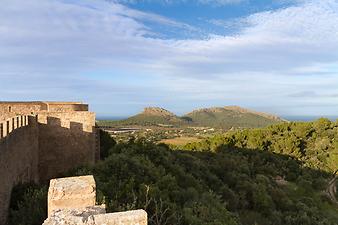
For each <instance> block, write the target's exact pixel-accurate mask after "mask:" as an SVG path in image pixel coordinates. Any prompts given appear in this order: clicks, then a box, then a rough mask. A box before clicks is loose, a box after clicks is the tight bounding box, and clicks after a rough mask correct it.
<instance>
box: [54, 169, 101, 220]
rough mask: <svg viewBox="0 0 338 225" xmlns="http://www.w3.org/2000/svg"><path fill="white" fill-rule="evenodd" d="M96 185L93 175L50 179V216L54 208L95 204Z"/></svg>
mask: <svg viewBox="0 0 338 225" xmlns="http://www.w3.org/2000/svg"><path fill="white" fill-rule="evenodd" d="M95 202H96V185H95V180H94V177H93V176H80V177H68V178H59V179H52V180H50V186H49V190H48V216H50V215H51V214H52V212H53V211H54V210H58V209H71V208H85V207H90V206H95Z"/></svg>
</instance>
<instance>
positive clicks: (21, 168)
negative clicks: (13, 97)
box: [0, 102, 99, 225]
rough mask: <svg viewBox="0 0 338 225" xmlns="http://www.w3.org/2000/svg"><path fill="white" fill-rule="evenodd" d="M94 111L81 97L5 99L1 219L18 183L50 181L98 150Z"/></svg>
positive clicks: (1, 105)
mask: <svg viewBox="0 0 338 225" xmlns="http://www.w3.org/2000/svg"><path fill="white" fill-rule="evenodd" d="M96 134H97V131H96V129H95V113H92V112H88V105H86V104H81V103H77V102H66V103H65V102H0V225H2V224H5V221H6V218H7V211H8V206H9V201H10V194H11V190H12V188H13V186H14V185H16V184H18V183H23V182H29V181H33V182H45V181H48V180H49V179H51V178H55V177H58V176H59V175H61V174H62V173H64V172H66V171H67V170H69V169H72V168H74V167H77V166H80V165H84V164H93V163H95V160H96V159H97V157H98V156H99V145H98V143H97V140H98V138H97V136H96Z"/></svg>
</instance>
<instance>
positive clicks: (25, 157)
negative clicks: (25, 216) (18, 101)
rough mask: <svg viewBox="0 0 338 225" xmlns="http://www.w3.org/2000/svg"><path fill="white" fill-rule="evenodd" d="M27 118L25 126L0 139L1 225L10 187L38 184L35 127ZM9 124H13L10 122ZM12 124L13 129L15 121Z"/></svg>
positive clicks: (4, 216)
mask: <svg viewBox="0 0 338 225" xmlns="http://www.w3.org/2000/svg"><path fill="white" fill-rule="evenodd" d="M28 118H29V121H27V123H26V124H25V125H23V126H19V127H17V128H16V129H14V130H12V128H10V129H11V132H10V134H6V137H2V138H0V224H4V223H5V221H6V218H7V210H8V207H9V202H10V193H11V190H12V188H13V186H15V185H16V184H18V183H21V182H30V181H35V182H37V181H38V150H39V144H38V139H37V138H36V137H37V136H38V126H37V123H36V118H35V117H31V116H30V117H28ZM9 121H10V123H9V124H12V118H10V119H9ZM14 121H15V126H16V125H17V122H16V121H18V120H14ZM5 123H6V121H5ZM5 123H1V124H5ZM20 124H21V122H20ZM6 130H7V129H6ZM3 135H4V134H3ZM4 136H5V135H4Z"/></svg>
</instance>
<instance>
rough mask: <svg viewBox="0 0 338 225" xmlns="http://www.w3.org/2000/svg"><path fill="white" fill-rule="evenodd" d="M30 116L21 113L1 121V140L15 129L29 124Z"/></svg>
mask: <svg viewBox="0 0 338 225" xmlns="http://www.w3.org/2000/svg"><path fill="white" fill-rule="evenodd" d="M28 121H29V120H28V116H27V115H25V116H23V115H21V116H15V117H12V118H7V119H6V120H5V121H0V140H1V139H3V138H5V137H7V136H8V135H9V134H10V133H12V132H13V131H14V130H15V129H18V128H21V127H24V126H28V123H29V122H28Z"/></svg>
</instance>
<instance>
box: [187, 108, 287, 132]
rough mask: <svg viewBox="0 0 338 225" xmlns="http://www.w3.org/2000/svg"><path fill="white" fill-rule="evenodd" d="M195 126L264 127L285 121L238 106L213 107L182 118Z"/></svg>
mask: <svg viewBox="0 0 338 225" xmlns="http://www.w3.org/2000/svg"><path fill="white" fill-rule="evenodd" d="M184 118H189V119H190V120H191V121H193V122H194V123H195V124H198V125H200V126H209V127H222V128H231V127H248V128H253V127H264V126H268V125H271V124H275V123H279V122H283V121H285V120H283V119H281V118H279V117H277V116H274V115H270V114H267V113H262V112H255V111H252V110H249V109H244V108H241V107H239V106H225V107H213V108H204V109H198V110H194V111H192V112H190V113H188V114H186V115H185V116H184Z"/></svg>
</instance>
